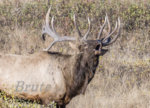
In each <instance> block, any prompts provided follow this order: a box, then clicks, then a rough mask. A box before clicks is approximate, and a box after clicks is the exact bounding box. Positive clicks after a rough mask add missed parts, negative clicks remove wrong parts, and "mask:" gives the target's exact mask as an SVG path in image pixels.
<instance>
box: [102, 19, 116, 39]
mask: <svg viewBox="0 0 150 108" xmlns="http://www.w3.org/2000/svg"><path fill="white" fill-rule="evenodd" d="M117 27H118V23H117V21H116V25H115V28H114V30H113V31H112V32H111V33H110V34H108V36H106V37H105V38H104V39H103V41H105V40H107V39H108V38H109V37H110V36H111V35H112V34H113V33H114V32H115V31H116V30H117Z"/></svg>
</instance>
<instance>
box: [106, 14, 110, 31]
mask: <svg viewBox="0 0 150 108" xmlns="http://www.w3.org/2000/svg"><path fill="white" fill-rule="evenodd" d="M106 16H107V23H108V33H111V25H110V21H109V18H108V15H107V13H106Z"/></svg>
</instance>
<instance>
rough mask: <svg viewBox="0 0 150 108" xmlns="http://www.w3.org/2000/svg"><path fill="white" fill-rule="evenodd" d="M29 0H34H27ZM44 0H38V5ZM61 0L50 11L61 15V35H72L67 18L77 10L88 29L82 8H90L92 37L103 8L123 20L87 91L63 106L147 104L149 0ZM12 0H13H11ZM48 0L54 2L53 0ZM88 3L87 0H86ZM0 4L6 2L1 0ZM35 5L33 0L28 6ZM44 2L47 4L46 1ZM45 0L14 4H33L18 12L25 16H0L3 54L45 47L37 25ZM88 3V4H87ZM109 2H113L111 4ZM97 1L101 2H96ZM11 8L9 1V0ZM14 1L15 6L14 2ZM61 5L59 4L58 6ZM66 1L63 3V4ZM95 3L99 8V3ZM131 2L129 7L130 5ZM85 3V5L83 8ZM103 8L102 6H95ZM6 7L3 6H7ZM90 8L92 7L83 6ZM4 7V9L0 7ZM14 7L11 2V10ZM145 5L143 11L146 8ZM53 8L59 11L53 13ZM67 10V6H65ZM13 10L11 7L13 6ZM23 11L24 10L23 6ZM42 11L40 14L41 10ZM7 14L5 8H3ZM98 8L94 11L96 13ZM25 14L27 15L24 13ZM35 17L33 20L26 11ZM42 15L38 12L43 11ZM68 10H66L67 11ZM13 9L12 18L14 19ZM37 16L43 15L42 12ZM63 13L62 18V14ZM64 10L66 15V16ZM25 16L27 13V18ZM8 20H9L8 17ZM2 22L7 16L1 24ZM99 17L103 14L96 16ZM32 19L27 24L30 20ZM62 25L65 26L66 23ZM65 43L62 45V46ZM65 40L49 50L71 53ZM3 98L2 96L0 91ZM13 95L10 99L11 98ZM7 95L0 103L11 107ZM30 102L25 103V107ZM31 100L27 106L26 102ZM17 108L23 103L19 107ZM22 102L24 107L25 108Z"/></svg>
mask: <svg viewBox="0 0 150 108" xmlns="http://www.w3.org/2000/svg"><path fill="white" fill-rule="evenodd" d="M15 1H16V2H14V1H13V5H14V4H15V3H18V0H15ZM31 1H34V2H32V3H31ZM41 1H42V0H39V4H40V3H41ZM61 1H62V0H60V1H59V0H58V1H57V2H56V3H55V2H54V5H57V6H58V8H61V11H59V10H57V8H55V9H54V10H52V13H54V14H56V13H57V14H59V15H58V18H56V20H58V21H56V24H57V26H56V29H57V30H58V32H59V33H60V34H65V35H70V34H72V35H76V34H75V31H74V26H73V23H72V21H71V18H72V17H71V15H72V14H73V12H74V11H75V12H78V14H80V17H81V18H80V20H81V22H80V26H81V29H82V30H83V31H85V29H86V28H87V26H86V25H85V24H84V23H85V22H86V21H85V20H84V18H85V13H86V12H89V15H90V16H91V17H92V21H93V23H92V24H93V29H92V33H91V35H93V37H91V38H94V36H95V35H96V34H97V32H98V29H99V28H98V27H99V23H97V20H98V21H99V18H100V16H101V17H104V15H103V13H104V12H105V11H107V12H108V13H109V15H110V16H111V21H112V22H114V21H115V20H114V19H116V17H117V15H119V16H121V19H122V34H121V36H120V37H119V39H118V40H117V42H116V43H114V44H113V45H111V46H110V47H108V49H109V51H108V52H107V53H106V54H105V55H104V56H103V57H100V64H99V66H98V69H97V72H96V74H95V77H94V78H93V80H92V81H91V82H90V84H89V86H88V88H87V90H86V93H85V95H79V96H77V97H75V98H74V99H73V100H72V101H71V103H70V104H69V105H67V108H83V107H84V108H149V107H150V101H149V100H150V27H149V25H150V24H149V23H150V16H149V15H150V11H149V10H148V9H149V5H148V2H150V1H149V0H138V1H137V0H116V1H114V0H107V1H106V2H105V6H104V7H101V6H102V4H98V3H99V1H98V0H95V2H96V3H97V4H96V3H92V2H93V1H94V0H90V1H91V4H88V3H83V4H82V3H81V5H76V6H78V8H77V9H76V8H73V12H72V11H71V6H72V5H73V6H75V4H77V3H80V2H81V1H76V0H75V1H74V2H73V4H70V3H71V2H70V0H68V1H69V2H68V4H64V5H63V4H62V5H60V4H61V3H62V2H61ZM11 2H12V1H11ZM51 2H52V1H51ZM84 2H86V0H85V1H84ZM135 2H136V3H135ZM0 3H1V5H0V6H2V5H6V4H5V3H4V2H1V0H0ZM19 3H20V4H21V2H19ZM26 3H28V4H34V5H29V7H28V5H26ZM44 3H45V4H44ZM46 3H47V1H44V2H43V3H42V4H43V5H42V6H43V7H42V8H41V10H40V6H39V5H37V1H35V0H25V3H24V4H23V6H24V8H21V6H20V7H18V8H19V9H25V10H26V8H25V7H26V6H27V7H28V8H27V9H33V7H34V6H36V7H37V8H36V9H35V10H36V11H34V9H33V10H32V11H31V12H28V13H24V11H21V15H22V16H23V18H27V19H28V20H26V19H23V20H20V19H19V18H20V17H19V18H18V19H17V20H18V21H16V20H13V19H11V18H10V16H9V15H4V16H5V17H3V16H0V22H1V21H2V23H0V24H1V26H0V32H1V34H0V50H1V52H3V53H15V54H28V53H34V52H36V51H40V50H42V49H43V48H46V46H48V44H49V43H50V41H51V39H49V38H46V39H49V40H47V41H46V42H43V41H42V40H41V37H40V36H41V28H42V27H41V25H42V20H43V18H44V17H43V16H42V15H43V14H45V10H46V9H47V6H46ZM85 4H86V5H85ZM110 4H111V5H110ZM99 5H100V6H99ZM9 6H10V7H11V5H9ZM14 6H15V5H14ZM61 6H62V7H61ZM65 6H66V7H65ZM97 6H98V7H97ZM128 6H129V7H128ZM83 7H84V8H87V9H85V10H83ZM99 7H101V8H100V9H97V8H99ZM5 8H6V7H5ZM88 8H91V10H90V11H87V10H88ZM1 9H2V8H1ZM13 9H14V7H13V6H12V8H11V10H13ZM144 9H145V10H144ZM55 10H57V12H56V13H55ZM67 10H68V11H67ZM11 12H13V11H11ZM25 12H26V11H25ZM42 12H43V13H42ZM82 12H83V13H84V14H83V15H82V14H81V13H82ZM6 13H9V11H8V12H6ZM97 13H98V14H97ZM2 14H5V11H4V12H3V11H1V12H0V15H2ZM26 14H27V15H26ZM32 14H33V15H35V16H38V18H37V19H35V21H33V23H32V20H33V19H34V18H33V17H30V15H32ZM41 14H42V15H41ZM68 14H69V15H68ZM17 15H18V14H17V13H16V14H15V15H14V16H11V17H13V18H16V16H17ZM40 15H41V16H40ZM61 15H63V16H64V17H60V16H61ZM67 15H68V16H67ZM25 16H26V17H25ZM6 19H7V20H6ZM3 21H6V22H5V23H4V22H3ZM100 21H101V22H103V20H102V18H101V19H100ZM30 23H31V24H30ZM64 24H65V25H66V26H65V27H63V26H64ZM60 46H63V47H60ZM66 46H68V44H63V43H60V44H57V46H55V47H54V49H53V50H57V51H61V52H65V53H66V52H68V53H70V52H72V50H71V49H70V48H65V47H66ZM0 96H1V98H2V96H4V95H0ZM10 100H12V99H10ZM11 102H14V103H12V104H15V105H18V106H19V105H25V106H24V107H39V106H38V104H36V103H33V104H32V103H30V102H29V103H28V102H22V101H19V102H18V101H16V100H14V101H11ZM11 102H10V101H8V100H5V99H4V100H0V103H6V105H5V104H1V105H2V107H9V105H10V107H9V108H12V107H13V106H11V105H12V104H10V103H11ZM28 105H29V106H28ZM30 105H31V106H30ZM20 107H21V106H20ZM24 107H23V106H22V108H24Z"/></svg>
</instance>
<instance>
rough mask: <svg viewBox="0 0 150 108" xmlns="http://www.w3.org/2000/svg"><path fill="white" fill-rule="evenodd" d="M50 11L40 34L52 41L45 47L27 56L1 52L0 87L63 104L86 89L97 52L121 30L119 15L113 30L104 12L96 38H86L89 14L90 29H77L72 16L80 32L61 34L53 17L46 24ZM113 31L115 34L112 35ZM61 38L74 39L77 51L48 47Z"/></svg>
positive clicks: (21, 94) (95, 61)
mask: <svg viewBox="0 0 150 108" xmlns="http://www.w3.org/2000/svg"><path fill="white" fill-rule="evenodd" d="M49 14H50V9H49V10H48V12H47V14H46V22H45V25H44V26H43V30H42V36H43V37H44V34H48V35H49V36H51V37H53V38H54V41H53V42H52V44H51V45H50V46H49V47H48V48H47V49H46V51H41V52H37V53H34V54H31V55H26V56H23V55H10V54H7V55H3V54H1V55H0V90H2V91H5V92H7V93H8V94H13V95H15V96H16V97H19V98H23V99H29V100H41V102H42V104H45V105H47V104H48V103H49V102H50V101H55V102H57V103H58V105H66V104H67V103H69V102H70V100H71V99H72V98H73V97H74V96H76V95H78V94H81V93H84V92H85V90H86V87H87V85H88V83H89V82H90V80H91V79H92V78H93V76H94V74H95V71H96V67H97V65H98V62H99V61H98V58H99V55H102V54H103V49H102V48H103V47H104V46H107V45H110V44H112V43H113V42H115V41H116V39H117V38H118V36H119V34H120V20H119V18H118V21H117V22H116V26H115V28H114V30H113V31H111V26H110V23H109V20H108V16H107V15H106V17H105V22H104V24H103V25H102V27H101V29H100V32H99V34H98V38H97V39H96V40H87V38H88V34H89V32H90V28H91V26H90V19H89V18H88V23H89V29H88V31H87V33H86V34H85V35H84V36H82V34H81V33H80V31H79V29H78V26H77V23H76V18H75V16H74V23H75V27H76V29H77V32H78V35H79V36H78V37H71V36H63V37H60V36H59V35H58V33H56V31H55V28H54V24H53V22H54V17H52V20H51V25H52V26H51V28H50V26H49ZM106 24H108V28H109V30H108V35H107V36H106V37H104V38H101V35H102V32H103V29H104V27H105V25H106ZM114 33H116V34H115V36H114V38H111V36H112V35H113V34H114ZM61 41H73V42H74V43H73V44H74V46H75V47H76V49H75V52H76V53H75V54H73V55H67V54H62V53H58V52H50V51H48V50H49V49H50V48H51V47H52V46H53V45H54V44H55V43H56V42H61Z"/></svg>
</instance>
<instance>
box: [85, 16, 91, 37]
mask: <svg viewBox="0 0 150 108" xmlns="http://www.w3.org/2000/svg"><path fill="white" fill-rule="evenodd" d="M88 24H89V28H88V31H87V32H86V34H85V35H84V37H83V40H86V39H87V37H88V34H89V32H90V30H91V21H90V18H89V17H88Z"/></svg>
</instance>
